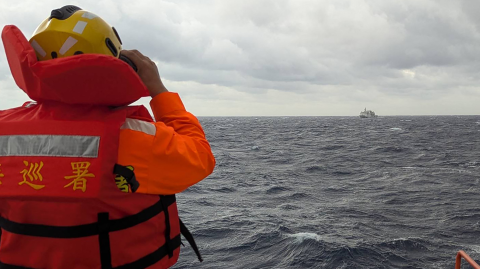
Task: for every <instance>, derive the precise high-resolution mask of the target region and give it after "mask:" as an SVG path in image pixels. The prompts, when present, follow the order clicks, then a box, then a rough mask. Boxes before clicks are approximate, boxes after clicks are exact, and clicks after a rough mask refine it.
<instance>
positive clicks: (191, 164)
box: [30, 5, 215, 195]
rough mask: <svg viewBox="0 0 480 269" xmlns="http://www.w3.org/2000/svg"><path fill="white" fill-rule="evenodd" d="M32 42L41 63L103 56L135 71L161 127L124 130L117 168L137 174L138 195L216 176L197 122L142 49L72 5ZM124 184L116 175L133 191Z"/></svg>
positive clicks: (130, 124)
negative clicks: (86, 55)
mask: <svg viewBox="0 0 480 269" xmlns="http://www.w3.org/2000/svg"><path fill="white" fill-rule="evenodd" d="M52 18H55V20H52ZM67 37H68V38H67ZM105 37H106V38H105ZM65 40H66V41H65ZM104 40H106V42H105V41H104ZM30 43H31V45H32V47H33V48H34V49H35V52H36V54H37V57H38V59H39V60H40V61H43V60H50V59H55V58H61V57H68V56H73V55H78V54H84V53H100V54H106V55H111V56H114V57H117V58H120V59H126V60H127V62H129V63H131V62H133V66H136V69H137V74H138V76H139V77H140V79H141V80H142V81H143V83H144V84H145V86H146V88H147V89H148V92H149V93H150V96H151V97H152V100H151V102H150V106H151V108H152V111H153V114H154V116H155V120H156V122H154V123H150V122H148V119H127V122H126V123H125V124H124V126H122V130H121V133H120V144H119V157H118V163H119V164H121V165H125V166H128V167H129V169H133V170H134V173H135V178H136V181H137V183H136V184H137V185H138V186H137V187H136V188H133V190H134V191H136V192H138V193H148V194H164V195H166V194H175V193H179V192H182V191H183V190H185V189H186V188H188V187H189V186H192V185H194V184H195V183H197V182H199V181H201V180H202V179H204V178H206V177H207V176H208V175H210V174H211V173H212V172H213V169H214V166H215V159H214V156H213V154H212V151H211V148H210V145H209V143H208V141H207V139H206V138H205V134H204V132H203V129H202V126H201V125H200V123H199V121H198V120H197V118H196V117H195V116H194V115H192V114H191V113H189V112H187V111H186V110H185V107H184V105H183V103H182V101H181V99H180V97H179V95H178V94H177V93H173V92H169V91H168V90H167V89H166V87H165V86H164V85H163V83H162V80H161V78H160V75H159V72H158V69H157V66H156V64H155V63H154V62H153V61H152V60H150V58H148V57H146V56H144V55H143V54H142V53H140V52H139V51H137V50H122V49H121V40H120V37H119V35H118V33H117V31H116V30H115V28H113V27H110V26H109V25H108V24H107V23H106V22H104V21H103V20H102V19H101V18H99V17H98V16H96V15H95V14H93V13H90V12H87V11H83V10H81V9H80V8H78V7H76V6H71V5H70V6H65V7H63V8H60V9H56V10H53V11H52V14H51V16H50V17H49V18H48V19H47V20H45V21H44V22H43V23H42V24H41V25H40V26H39V27H38V28H37V29H36V31H35V33H34V34H33V36H32V38H31V39H30ZM47 52H49V53H47ZM122 182H125V180H124V178H122V176H117V184H118V186H119V188H120V189H122V190H124V191H127V190H128V191H132V188H128V186H126V185H125V184H122Z"/></svg>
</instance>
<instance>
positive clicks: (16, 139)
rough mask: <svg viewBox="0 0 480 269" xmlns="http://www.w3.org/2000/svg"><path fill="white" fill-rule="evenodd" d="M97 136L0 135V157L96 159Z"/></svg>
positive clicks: (98, 139)
mask: <svg viewBox="0 0 480 269" xmlns="http://www.w3.org/2000/svg"><path fill="white" fill-rule="evenodd" d="M99 144H100V137H99V136H79V135H75V136H68V135H2V136H0V157H7V156H46V157H84V158H97V157H98V149H99Z"/></svg>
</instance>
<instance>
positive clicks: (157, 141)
mask: <svg viewBox="0 0 480 269" xmlns="http://www.w3.org/2000/svg"><path fill="white" fill-rule="evenodd" d="M122 55H125V56H126V57H128V58H129V59H131V60H132V61H133V63H134V64H135V65H136V66H137V68H138V71H137V72H138V75H139V76H140V78H141V79H142V81H143V83H144V84H145V86H147V89H148V91H149V92H150V95H151V97H152V98H153V99H152V100H151V101H150V106H151V108H152V111H153V114H154V115H155V119H156V121H157V122H155V123H148V122H142V123H141V124H144V126H142V127H141V128H139V129H140V130H139V129H138V128H137V129H135V128H125V129H123V130H122V131H121V132H120V145H119V147H120V148H119V159H118V163H120V164H128V165H131V166H133V167H134V171H135V176H136V178H137V181H138V183H139V188H138V189H137V190H136V192H138V193H149V194H175V193H179V192H181V191H183V190H185V189H186V188H188V187H190V186H192V185H194V184H195V183H197V182H199V181H200V180H202V179H204V178H205V177H207V176H208V175H209V174H211V173H212V172H213V168H214V166H215V159H214V156H213V154H212V151H211V149H210V145H209V143H208V141H207V139H206V138H205V134H204V132H203V129H202V126H201V125H200V123H199V121H198V120H197V118H195V116H194V115H192V114H191V113H189V112H187V111H186V110H185V107H184V106H183V103H182V101H181V100H180V97H179V96H178V94H176V93H172V92H169V91H168V90H167V89H166V88H165V86H164V85H163V83H162V80H161V78H160V75H159V73H158V70H157V66H156V64H155V63H154V62H153V61H152V60H150V58H148V57H146V56H144V55H143V54H142V53H140V52H139V51H137V50H123V51H122ZM160 171H161V172H160Z"/></svg>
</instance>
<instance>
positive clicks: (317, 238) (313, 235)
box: [288, 233, 321, 242]
mask: <svg viewBox="0 0 480 269" xmlns="http://www.w3.org/2000/svg"><path fill="white" fill-rule="evenodd" d="M288 237H293V238H295V239H296V240H297V241H299V242H303V241H305V240H307V239H310V240H315V241H320V239H321V237H320V235H318V234H316V233H296V234H289V235H288Z"/></svg>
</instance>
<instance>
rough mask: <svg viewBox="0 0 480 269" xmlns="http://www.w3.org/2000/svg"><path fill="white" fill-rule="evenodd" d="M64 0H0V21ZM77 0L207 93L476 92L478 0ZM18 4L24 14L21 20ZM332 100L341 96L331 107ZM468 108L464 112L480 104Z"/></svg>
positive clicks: (174, 78)
mask: <svg viewBox="0 0 480 269" xmlns="http://www.w3.org/2000/svg"><path fill="white" fill-rule="evenodd" d="M62 5H63V3H61V1H44V2H42V4H40V3H37V2H35V1H31V2H27V3H26V4H23V2H22V4H19V5H18V6H15V7H14V6H12V5H7V4H5V3H4V4H0V9H1V10H6V11H5V12H4V13H2V17H1V18H0V22H2V23H3V24H7V23H8V24H16V25H18V26H19V27H20V28H21V29H22V30H23V31H24V33H25V34H26V35H27V36H29V35H31V32H33V30H34V28H35V26H36V25H37V24H38V23H39V22H40V21H41V20H43V19H44V18H45V16H46V15H48V14H49V11H50V10H51V9H52V8H56V7H59V6H62ZM78 5H79V6H81V7H83V8H85V9H88V10H90V11H92V12H94V13H96V14H98V15H100V16H102V17H103V18H104V19H105V20H107V21H108V22H109V23H110V24H112V25H113V26H115V27H116V28H117V30H118V31H119V32H120V36H121V37H122V40H123V42H124V47H125V48H126V49H132V48H136V49H139V50H140V51H141V52H142V53H144V54H146V55H148V56H150V57H152V58H153V59H155V61H157V62H158V66H159V69H160V72H161V74H162V76H163V78H164V79H165V80H168V81H171V83H172V84H173V85H176V86H179V87H181V84H178V83H180V82H194V83H198V84H192V85H197V86H198V85H204V86H205V88H204V87H199V88H202V89H203V91H204V92H203V94H204V96H205V98H208V97H210V98H224V97H220V96H219V95H218V92H217V91H216V90H211V91H209V90H208V88H209V85H210V88H214V87H213V86H214V85H216V86H219V87H225V88H222V89H224V90H225V89H229V90H228V91H227V92H230V93H231V94H233V92H240V93H245V94H246V95H242V94H241V95H240V96H242V98H244V99H238V98H239V97H238V96H237V95H235V96H236V98H237V99H238V100H237V102H239V106H241V105H240V102H242V100H243V102H245V103H247V102H251V101H252V100H249V99H248V98H247V96H250V95H255V96H256V97H253V98H263V97H266V96H268V95H269V94H270V93H271V92H272V90H273V91H275V92H276V94H275V95H276V96H279V97H278V98H279V99H278V101H274V100H271V99H270V100H264V102H265V103H267V102H271V103H270V104H269V105H268V107H270V108H271V109H273V110H274V111H272V112H269V113H270V114H271V113H273V114H274V113H276V112H278V111H282V105H283V106H284V105H285V104H286V102H288V100H291V99H292V98H293V96H294V95H292V94H297V95H299V96H298V98H299V99H298V100H302V101H301V102H300V103H302V102H307V101H310V102H312V103H311V106H308V105H305V103H303V104H302V105H303V107H310V108H309V110H308V111H310V112H307V110H305V112H302V113H311V114H319V113H326V112H325V111H327V112H328V106H331V108H332V110H331V111H336V113H340V114H342V112H341V110H342V109H348V110H347V112H344V113H343V114H349V113H350V114H352V113H353V114H356V113H357V112H356V111H357V110H358V109H359V108H363V107H364V104H365V103H370V104H369V105H373V106H375V105H377V106H380V107H383V104H380V103H381V102H389V101H391V100H397V101H395V104H398V106H399V107H398V108H397V109H396V110H395V111H396V112H391V113H392V114H393V113H407V112H406V111H409V110H411V108H408V109H405V111H404V112H402V109H401V108H400V104H405V103H411V104H418V105H419V106H420V105H421V104H423V103H422V102H424V101H426V100H428V101H429V102H430V101H431V102H434V101H435V100H438V102H439V103H438V106H440V104H444V103H443V102H445V101H444V98H456V97H455V96H458V98H463V99H458V102H464V100H465V98H466V97H464V96H468V95H470V96H472V98H477V99H476V100H478V101H480V100H479V98H480V97H479V96H478V92H479V89H478V88H477V85H478V84H479V82H480V77H479V74H478V68H479V67H480V66H479V63H478V62H479V61H478V60H477V59H479V57H480V49H479V46H478V44H479V41H480V31H479V29H480V28H479V27H480V19H479V18H478V11H480V4H478V3H473V2H471V1H467V0H462V1H447V0H440V1H434V0H419V1H383V0H362V1H357V0H321V1H317V0H301V1H294V0H263V1H254V0H246V1H225V0H206V1H193V0H181V1H154V0H147V1H138V2H135V3H133V2H131V1H113V0H109V1H90V0H88V1H81V2H80V3H79V4H78ZM19 13H23V14H26V16H28V17H29V20H24V19H22V20H20V19H19V18H18V14H19ZM1 57H4V56H3V55H2V56H1ZM1 57H0V63H1V64H2V66H0V80H5V79H8V78H7V76H6V73H7V71H8V70H7V69H6V68H5V64H4V62H5V61H4V58H1ZM2 85H3V84H2ZM189 85H190V84H189ZM230 90H231V91H230ZM225 91H226V90H225ZM0 94H1V91H0ZM188 94H189V96H197V95H196V94H195V93H194V92H190V91H188ZM232 96H233V95H232ZM260 96H262V97H260ZM280 96H281V97H280ZM287 96H288V98H287ZM318 98H320V99H321V100H322V102H323V101H325V100H328V102H327V101H325V102H326V103H324V104H323V106H324V107H325V109H323V108H322V109H323V110H321V111H320V112H317V111H316V110H315V109H314V107H315V105H314V103H313V102H315V100H316V99H318ZM0 99H1V98H0ZM186 99H188V96H187V97H186ZM202 99H204V98H202ZM304 99H305V100H304ZM191 100H193V99H191ZM255 100H257V99H255ZM280 100H281V101H280ZM260 101H261V100H259V102H260ZM332 102H343V103H344V104H342V105H341V106H340V105H338V106H335V108H336V109H338V110H335V108H334V106H333V104H332ZM192 103H195V101H192ZM277 103H278V106H277V107H276V108H275V106H274V105H272V104H277ZM218 105H219V106H222V104H218ZM0 106H1V100H0ZM224 106H225V109H226V108H228V107H229V106H230V107H231V104H228V105H226V104H225V105H224ZM346 106H351V107H352V108H346ZM460 106H461V105H460ZM266 107H267V106H266ZM385 107H388V105H386V106H385ZM424 107H427V106H424ZM432 107H434V105H431V106H429V107H428V109H431V108H432ZM462 107H463V108H462V109H464V111H465V112H464V113H465V114H472V113H478V112H479V109H478V108H476V107H473V106H468V105H467V106H465V105H463V106H462ZM232 109H233V108H232ZM302 109H303V108H302V107H298V110H299V111H300V110H302ZM462 109H459V110H462ZM239 110H241V109H240V108H239ZM459 110H455V111H459ZM202 111H204V109H203V108H202ZM236 111H238V110H236ZM275 111H276V112H275ZM302 111H303V110H302ZM260 112H261V111H260V110H259V111H258V113H260ZM441 112H442V111H441V110H440V109H438V110H435V111H430V110H424V111H423V112H422V111H421V110H419V111H418V112H417V113H420V114H436V113H441ZM215 113H217V112H214V111H212V112H211V114H215ZM384 113H385V114H388V112H384ZM343 114H342V115H343Z"/></svg>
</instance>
